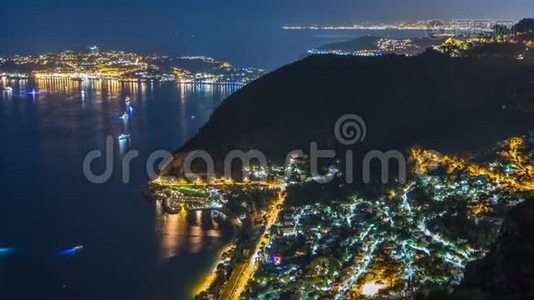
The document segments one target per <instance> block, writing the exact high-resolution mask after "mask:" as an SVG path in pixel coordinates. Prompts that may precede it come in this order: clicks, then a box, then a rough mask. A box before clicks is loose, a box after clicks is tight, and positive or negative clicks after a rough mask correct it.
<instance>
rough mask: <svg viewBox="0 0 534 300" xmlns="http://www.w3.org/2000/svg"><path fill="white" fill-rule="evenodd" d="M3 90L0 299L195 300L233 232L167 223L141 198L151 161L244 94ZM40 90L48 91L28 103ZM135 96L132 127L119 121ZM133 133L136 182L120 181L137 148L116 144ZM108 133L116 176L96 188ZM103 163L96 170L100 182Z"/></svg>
mask: <svg viewBox="0 0 534 300" xmlns="http://www.w3.org/2000/svg"><path fill="white" fill-rule="evenodd" d="M4 84H9V85H11V86H13V88H14V90H13V92H12V93H11V94H7V93H3V92H1V89H2V88H0V141H1V144H0V299H187V298H190V297H191V292H192V290H193V289H194V286H195V284H196V283H197V282H198V281H199V279H200V278H201V277H202V276H203V274H204V273H205V272H207V271H209V270H210V268H211V266H212V264H213V262H214V258H215V256H216V255H217V252H218V251H219V250H220V249H221V248H222V247H224V245H225V244H226V243H227V242H228V241H229V240H230V239H231V237H232V234H233V232H232V230H227V229H226V227H227V224H224V223H221V224H219V223H217V222H216V221H214V220H212V219H211V218H210V217H209V215H208V216H207V217H206V215H205V214H206V213H204V215H202V214H200V213H195V214H194V215H193V216H190V217H185V216H184V215H183V214H182V215H177V216H163V215H162V212H161V208H160V207H159V205H157V204H156V203H153V202H151V201H149V200H147V199H145V198H144V197H143V196H142V194H141V192H142V191H143V189H144V188H145V187H146V182H147V180H148V178H147V172H146V171H145V161H146V158H147V157H148V154H149V153H151V152H152V151H154V150H159V149H163V150H167V151H174V150H176V149H177V148H178V147H179V146H180V145H182V144H183V143H184V142H186V140H187V139H189V138H190V137H191V136H193V135H194V134H195V133H196V132H197V131H198V129H199V128H200V127H201V126H202V125H203V124H204V123H205V122H206V121H207V120H208V118H209V116H210V114H211V112H212V111H213V110H214V109H215V108H216V107H217V106H218V105H219V103H220V102H221V101H222V100H223V99H224V98H225V97H226V96H228V95H229V94H231V93H232V92H233V91H235V89H236V87H224V86H192V85H183V86H178V85H176V84H174V83H170V84H167V85H163V86H160V85H157V84H154V85H151V84H150V83H148V84H145V83H131V84H130V83H128V84H124V83H118V82H106V81H97V82H92V83H91V82H89V83H83V84H82V83H80V82H76V81H70V80H69V81H39V82H35V83H33V82H31V81H30V82H28V81H17V82H15V81H13V82H4ZM0 85H2V84H1V83H0ZM33 89H35V90H36V91H37V92H38V93H39V94H37V95H35V96H34V95H31V94H28V92H31V91H32V90H33ZM82 89H84V90H85V93H84V95H82V92H81V90H82ZM126 95H130V96H131V98H132V106H133V110H134V111H133V116H132V117H131V119H130V121H129V123H130V124H129V128H128V129H125V125H124V124H123V122H122V121H120V120H118V116H120V115H121V114H122V113H123V111H124V110H125V103H124V101H123V99H124V97H125V96H126ZM126 130H128V132H129V133H130V136H131V140H130V146H129V149H134V150H138V151H139V157H138V158H136V159H134V160H133V162H132V167H131V172H130V175H131V178H130V182H129V183H128V184H124V183H122V180H121V176H122V170H121V151H122V153H124V152H125V151H127V150H128V149H125V146H124V145H119V143H118V139H117V137H118V136H119V135H120V134H121V133H123V132H125V131H126ZM107 136H112V137H113V140H114V148H113V152H114V158H115V160H114V173H113V176H112V178H111V179H110V180H109V181H108V182H106V183H104V184H93V183H90V182H89V181H88V180H87V179H86V178H85V177H84V174H83V171H82V160H83V157H84V155H85V154H86V153H88V152H89V151H91V150H94V149H104V143H105V140H106V137H107ZM103 165H104V160H103V159H101V160H98V161H96V162H95V164H94V171H95V173H97V171H99V170H101V169H102V167H103ZM208 214H209V213H208ZM77 245H83V246H84V248H83V250H81V251H79V252H78V253H77V254H76V255H69V253H63V254H61V253H60V251H63V250H66V249H69V248H72V247H74V246H77ZM67 252H68V251H67Z"/></svg>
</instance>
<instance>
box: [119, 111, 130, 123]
mask: <svg viewBox="0 0 534 300" xmlns="http://www.w3.org/2000/svg"><path fill="white" fill-rule="evenodd" d="M129 118H130V115H128V114H127V113H126V112H125V113H123V114H122V116H121V119H122V120H123V121H128V119H129Z"/></svg>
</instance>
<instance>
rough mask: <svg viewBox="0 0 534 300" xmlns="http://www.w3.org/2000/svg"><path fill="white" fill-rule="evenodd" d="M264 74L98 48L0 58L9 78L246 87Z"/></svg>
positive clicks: (202, 60) (206, 61)
mask: <svg viewBox="0 0 534 300" xmlns="http://www.w3.org/2000/svg"><path fill="white" fill-rule="evenodd" d="M263 73H264V71H263V70H261V69H255V68H235V67H232V66H231V65H230V64H229V63H227V62H224V61H219V60H216V59H213V58H211V57H204V56H194V57H190V56H187V57H177V58H175V57H169V56H166V55H157V54H151V55H141V54H136V53H132V52H126V51H101V50H100V49H98V48H97V47H90V48H88V49H84V50H79V51H74V50H67V51H63V52H60V53H47V54H37V55H14V56H11V57H2V58H0V76H2V77H10V78H28V77H34V78H37V79H73V80H83V79H97V80H98V79H110V80H120V81H179V82H183V83H213V84H246V83H248V82H250V81H251V80H254V79H256V78H258V77H259V76H261V75H262V74H263Z"/></svg>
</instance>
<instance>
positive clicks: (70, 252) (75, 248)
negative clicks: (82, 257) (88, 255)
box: [59, 245, 84, 256]
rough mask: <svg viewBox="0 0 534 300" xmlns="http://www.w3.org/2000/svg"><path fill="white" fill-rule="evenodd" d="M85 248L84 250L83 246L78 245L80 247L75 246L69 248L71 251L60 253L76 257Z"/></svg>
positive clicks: (66, 250)
mask: <svg viewBox="0 0 534 300" xmlns="http://www.w3.org/2000/svg"><path fill="white" fill-rule="evenodd" d="M83 248H84V246H83V245H78V246H74V247H72V248H69V249H65V250H62V251H60V252H59V254H61V255H65V256H72V255H76V253H78V252H80V251H82V250H83Z"/></svg>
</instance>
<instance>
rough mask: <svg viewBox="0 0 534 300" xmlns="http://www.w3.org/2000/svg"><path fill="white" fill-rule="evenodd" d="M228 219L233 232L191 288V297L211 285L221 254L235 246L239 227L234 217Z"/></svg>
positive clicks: (215, 276)
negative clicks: (207, 268)
mask: <svg viewBox="0 0 534 300" xmlns="http://www.w3.org/2000/svg"><path fill="white" fill-rule="evenodd" d="M227 217H228V216H227ZM228 221H229V222H230V224H231V225H232V227H233V229H234V234H233V236H232V238H231V239H230V241H229V242H228V243H227V244H226V245H225V246H224V247H223V248H222V249H221V250H219V251H218V253H217V255H216V256H215V260H214V262H213V264H212V265H211V266H210V268H209V270H208V271H206V272H205V274H204V275H203V276H202V277H201V278H200V279H199V280H198V281H197V283H196V284H195V285H194V287H193V289H192V290H191V297H192V299H194V298H195V297H196V296H198V295H200V293H202V292H204V291H207V290H208V289H209V288H210V287H211V285H212V284H213V282H214V281H215V279H216V278H217V274H216V270H217V266H218V265H219V263H220V261H221V258H222V255H223V254H224V253H226V252H228V251H229V250H230V249H231V248H232V247H235V246H236V240H237V236H238V232H239V229H240V228H239V224H238V223H237V220H236V219H235V218H231V217H228Z"/></svg>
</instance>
